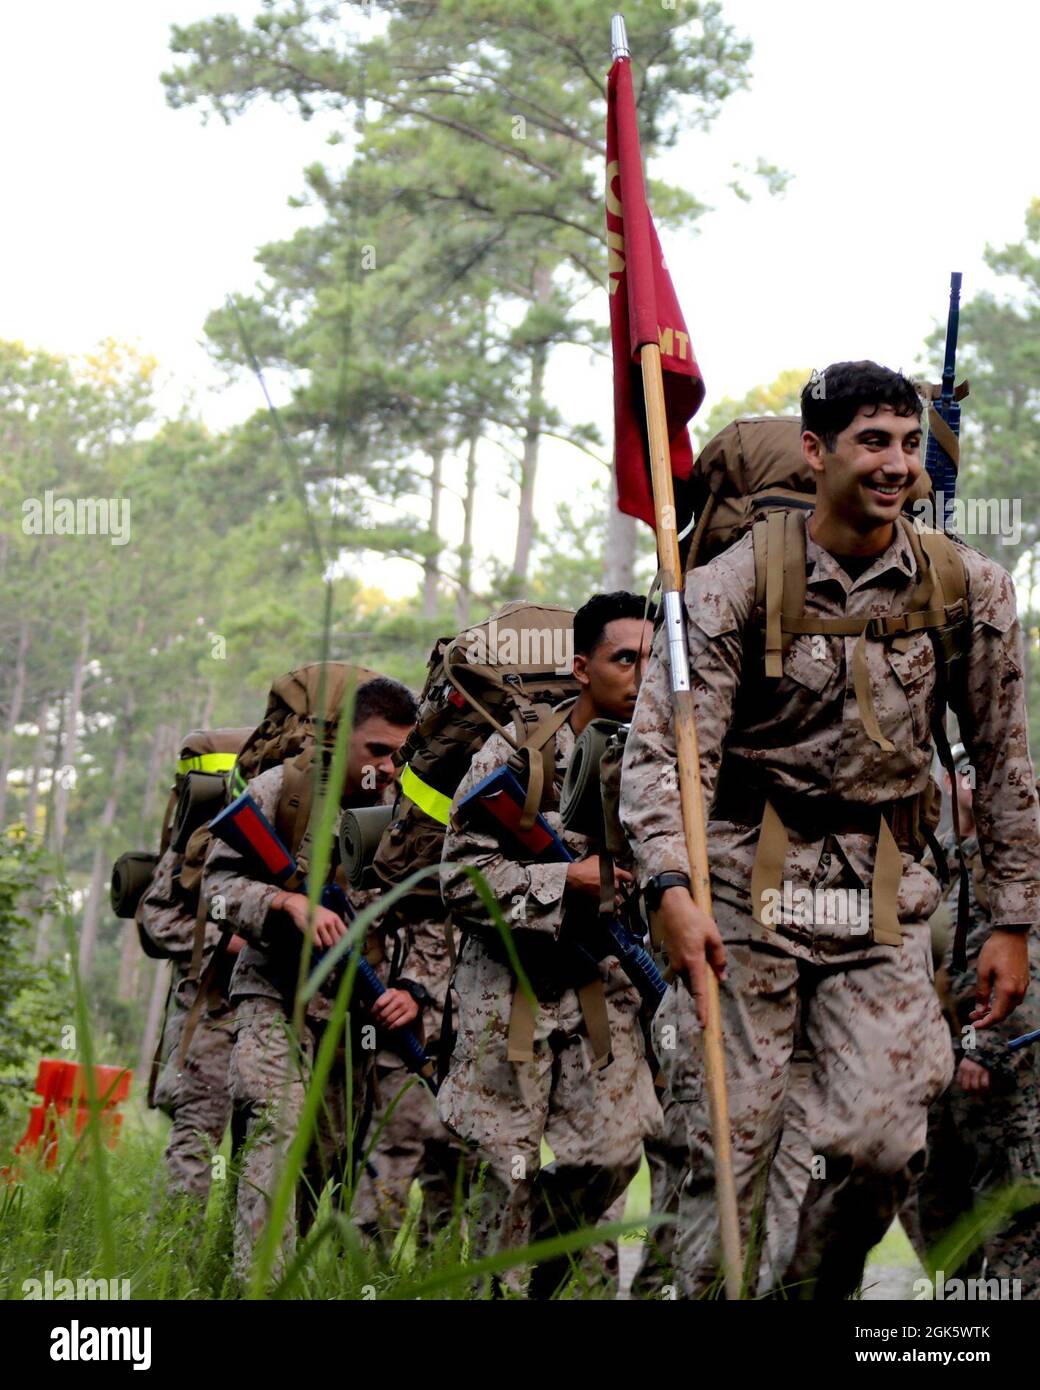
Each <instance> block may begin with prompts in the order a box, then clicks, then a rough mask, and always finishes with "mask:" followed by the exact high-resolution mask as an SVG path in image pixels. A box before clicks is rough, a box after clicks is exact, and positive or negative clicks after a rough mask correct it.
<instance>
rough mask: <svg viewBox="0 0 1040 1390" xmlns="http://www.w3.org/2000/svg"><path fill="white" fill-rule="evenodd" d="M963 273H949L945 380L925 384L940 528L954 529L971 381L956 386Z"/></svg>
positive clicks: (928, 457) (929, 465) (928, 455)
mask: <svg viewBox="0 0 1040 1390" xmlns="http://www.w3.org/2000/svg"><path fill="white" fill-rule="evenodd" d="M960 299H961V273H960V271H959V270H955V271H953V273H952V274H951V275H950V312H949V317H948V318H947V320H946V353H945V356H944V359H943V372H942V381H941V382H940V384H939V385H938V386H932V385H929V384H927V383H923V384H922V394H923V395H925V397H926V398H927V399H928V444H927V447H926V449H925V455H924V466H925V468H926V469H927V470H928V476H929V478H930V479H931V482H932V490H933V492H934V493H935V513H936V514H935V520H934V526H935V529H936V530H937V531H949V530H951V529H952V521H953V504H954V501H955V499H956V496H957V470H958V468H959V467H960V461H961V453H960V440H959V436H960V431H961V405H960V403H961V401H962V400H963V399H964V397H965V396H966V395H967V394H968V383H967V382H966V381H962V382H961V383H960V385H959V386H954V384H953V379H954V376H955V375H956V371H957V329H958V325H959V322H960Z"/></svg>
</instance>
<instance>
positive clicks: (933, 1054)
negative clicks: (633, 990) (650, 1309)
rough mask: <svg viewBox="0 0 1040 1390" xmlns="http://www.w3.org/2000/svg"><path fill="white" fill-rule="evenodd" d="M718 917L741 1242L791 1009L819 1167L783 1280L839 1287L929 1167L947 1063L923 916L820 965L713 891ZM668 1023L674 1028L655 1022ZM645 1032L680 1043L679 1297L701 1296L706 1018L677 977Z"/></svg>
mask: <svg viewBox="0 0 1040 1390" xmlns="http://www.w3.org/2000/svg"><path fill="white" fill-rule="evenodd" d="M715 917H716V920H717V922H718V924H719V928H720V930H721V932H722V936H723V940H724V941H726V943H727V944H726V952H727V958H728V974H727V979H726V981H725V983H724V984H723V985H722V986H721V987H720V991H719V994H720V1000H721V1010H722V1031H723V1038H724V1047H725V1055H726V1068H727V1072H726V1076H727V1087H728V1092H729V1109H730V1122H731V1131H732V1138H733V1169H734V1179H735V1183H736V1190H737V1199H738V1209H739V1215H740V1221H741V1233H742V1238H743V1241H744V1243H745V1247H746V1242H747V1239H748V1231H749V1226H750V1220H751V1215H752V1210H753V1207H754V1203H755V1199H756V1195H757V1194H758V1192H759V1191H760V1189H761V1187H762V1184H763V1182H764V1180H765V1178H766V1174H767V1170H768V1166H769V1164H770V1161H771V1159H772V1156H773V1152H774V1149H775V1147H776V1144H777V1139H778V1136H779V1134H780V1131H781V1128H782V1125H783V1123H784V1118H785V1114H784V1110H785V1103H786V1097H787V1093H788V1084H789V1073H790V1063H791V1055H792V1050H793V1046H794V1041H795V1033H796V1021H797V1019H798V1016H799V1009H800V1010H801V1024H802V1028H803V1030H804V1035H805V1038H806V1042H807V1045H808V1047H809V1049H810V1051H811V1054H812V1057H813V1062H812V1066H811V1068H810V1070H809V1075H808V1079H807V1085H806V1087H805V1132H806V1136H807V1140H808V1144H809V1146H810V1148H811V1152H812V1162H813V1170H814V1172H813V1177H812V1179H811V1181H810V1183H809V1186H808V1191H807V1193H806V1196H805V1199H804V1201H803V1202H802V1204H801V1210H800V1218H799V1225H798V1234H797V1239H796V1242H795V1249H794V1252H793V1256H792V1258H791V1261H790V1265H789V1267H788V1270H787V1276H786V1282H787V1284H788V1286H789V1287H794V1286H798V1287H799V1288H800V1291H801V1292H802V1293H803V1294H805V1295H809V1294H812V1295H814V1296H816V1297H818V1298H822V1297H827V1298H842V1297H846V1296H848V1295H849V1294H851V1293H852V1292H853V1291H854V1290H855V1288H856V1286H857V1284H858V1282H859V1279H860V1277H861V1274H862V1270H863V1264H864V1261H865V1259H866V1256H867V1253H868V1252H869V1250H870V1249H871V1247H872V1246H874V1245H875V1244H876V1243H877V1242H878V1241H879V1240H880V1239H881V1237H882V1236H883V1235H884V1233H885V1231H886V1230H887V1228H888V1226H889V1224H890V1222H891V1220H892V1218H893V1216H894V1215H895V1213H896V1212H897V1211H898V1210H899V1207H900V1205H901V1204H902V1202H903V1200H904V1198H905V1196H906V1193H907V1191H908V1189H909V1186H910V1182H911V1179H912V1177H913V1175H914V1173H915V1172H919V1171H920V1170H921V1167H922V1166H923V1162H924V1151H925V1133H926V1128H927V1112H928V1106H929V1104H930V1103H931V1101H932V1100H934V1099H935V1097H936V1096H937V1095H939V1093H940V1092H941V1091H942V1090H943V1088H944V1087H945V1086H946V1085H948V1084H949V1080H950V1076H951V1073H952V1054H951V1049H950V1039H949V1033H948V1030H947V1028H946V1024H945V1022H944V1021H943V1018H942V1015H941V1013H940V1009H939V1003H938V1000H937V998H936V995H935V990H934V988H933V985H932V965H931V947H930V942H929V935H928V929H927V927H926V926H924V925H923V924H920V923H918V924H909V925H904V927H903V941H902V944H901V946H899V947H898V948H896V947H878V948H877V953H876V954H874V955H872V956H871V957H870V958H868V959H867V960H863V961H858V962H847V963H841V962H840V961H839V962H837V963H828V964H817V963H815V962H810V961H806V960H800V959H798V958H796V957H795V956H793V955H789V954H787V953H785V952H784V951H782V950H780V949H779V948H776V949H774V948H773V947H771V946H766V945H763V944H759V943H756V942H749V941H747V940H746V939H745V940H743V941H742V940H740V937H741V936H742V935H744V934H745V928H746V920H747V919H746V917H745V916H744V914H742V913H741V912H739V911H738V910H737V909H736V908H734V907H731V906H730V905H728V904H726V903H725V902H717V903H716V907H715ZM666 1028H668V1029H673V1030H674V1032H671V1033H670V1034H663V1033H662V1030H663V1029H666ZM654 1036H655V1042H656V1046H657V1053H658V1056H659V1057H662V1058H663V1057H664V1056H665V1055H666V1053H667V1052H668V1051H669V1050H670V1049H669V1047H668V1046H665V1045H664V1044H665V1043H667V1042H670V1043H671V1046H672V1047H673V1048H674V1049H675V1051H676V1060H675V1063H674V1064H673V1066H672V1068H671V1078H670V1081H671V1087H672V1094H673V1097H674V1099H675V1100H676V1101H677V1102H678V1103H679V1105H681V1106H682V1108H683V1113H684V1119H685V1127H686V1134H687V1143H688V1146H689V1151H690V1172H689V1174H688V1176H687V1179H686V1182H685V1184H684V1187H683V1190H682V1192H681V1194H680V1199H679V1231H678V1235H677V1239H676V1265H677V1282H678V1283H679V1287H680V1290H681V1291H682V1292H683V1293H684V1294H685V1295H686V1296H687V1297H698V1296H701V1295H703V1294H704V1293H705V1292H706V1291H707V1290H708V1289H709V1288H711V1287H712V1285H713V1283H714V1282H715V1280H716V1276H717V1270H718V1216H717V1210H716V1205H715V1191H714V1186H715V1174H714V1161H713V1155H712V1145H711V1130H710V1124H709V1118H708V1106H707V1100H706V1097H705V1094H704V1067H703V1061H702V1046H701V1034H700V1026H699V1024H698V1022H697V1016H696V1011H695V1009H694V1005H693V1001H692V999H691V998H690V996H689V995H688V994H687V993H686V991H685V990H684V989H681V988H679V987H675V988H673V989H671V990H670V991H669V993H668V996H667V997H666V999H665V1001H664V1003H663V1004H662V1006H661V1008H660V1009H659V1010H658V1013H657V1016H656V1018H655V1020H654ZM817 1172H818V1173H819V1176H816V1173H817ZM781 1258H782V1257H781Z"/></svg>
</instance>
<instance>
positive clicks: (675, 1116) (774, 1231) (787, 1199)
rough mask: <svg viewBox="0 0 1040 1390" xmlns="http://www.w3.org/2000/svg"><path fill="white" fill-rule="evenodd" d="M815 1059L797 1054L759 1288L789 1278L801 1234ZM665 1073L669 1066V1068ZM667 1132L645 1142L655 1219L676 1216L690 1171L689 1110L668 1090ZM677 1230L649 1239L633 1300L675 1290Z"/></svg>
mask: <svg viewBox="0 0 1040 1390" xmlns="http://www.w3.org/2000/svg"><path fill="white" fill-rule="evenodd" d="M811 1065H812V1059H811V1057H808V1056H806V1055H805V1054H803V1053H798V1052H796V1053H795V1054H794V1056H793V1057H792V1060H791V1075H790V1081H789V1083H788V1090H787V1098H786V1100H785V1102H784V1120H783V1131H782V1134H781V1138H780V1144H779V1147H778V1148H777V1150H776V1154H775V1156H774V1158H773V1162H772V1164H771V1166H770V1169H769V1180H768V1184H767V1188H766V1203H765V1212H764V1222H765V1232H764V1244H763V1248H762V1263H761V1268H760V1270H759V1290H760V1291H761V1292H765V1291H766V1290H767V1289H769V1288H771V1287H773V1286H774V1285H779V1284H782V1283H783V1282H784V1280H785V1276H786V1272H787V1269H788V1266H789V1265H790V1263H791V1259H792V1257H793V1255H794V1247H795V1240H796V1238H797V1235H798V1213H799V1210H800V1208H801V1205H802V1199H803V1197H804V1196H805V1193H806V1189H807V1188H808V1186H809V1173H810V1164H811V1160H812V1148H811V1146H810V1144H809V1139H808V1135H807V1134H806V1129H805V1124H806V1120H805V1095H806V1090H807V1088H808V1084H809V1071H810V1068H811ZM665 1070H666V1072H667V1068H665ZM661 1107H662V1109H663V1111H664V1133H663V1134H662V1136H661V1137H660V1138H659V1139H648V1140H647V1141H646V1158H647V1163H648V1165H649V1168H650V1189H651V1205H650V1210H651V1211H652V1212H653V1213H655V1214H657V1215H664V1216H670V1217H672V1218H673V1219H674V1218H676V1217H677V1214H678V1211H679V1193H680V1189H681V1187H682V1185H683V1182H684V1180H685V1178H686V1174H687V1171H688V1169H689V1152H688V1150H687V1147H686V1120H685V1107H684V1106H683V1105H682V1104H681V1103H680V1102H678V1101H676V1100H673V1099H672V1096H671V1093H670V1091H668V1090H666V1091H665V1093H664V1095H663V1096H662V1098H661ZM676 1229H677V1228H676V1226H675V1225H674V1224H671V1223H670V1224H668V1225H663V1226H658V1227H655V1228H654V1229H653V1230H651V1232H650V1235H649V1237H648V1239H647V1243H646V1249H645V1253H644V1258H643V1263H642V1265H641V1267H640V1269H639V1272H638V1274H637V1275H636V1277H635V1279H634V1281H633V1283H632V1297H633V1298H659V1297H661V1296H662V1295H664V1294H666V1293H670V1292H671V1291H672V1290H674V1288H675V1275H674V1263H675V1235H676Z"/></svg>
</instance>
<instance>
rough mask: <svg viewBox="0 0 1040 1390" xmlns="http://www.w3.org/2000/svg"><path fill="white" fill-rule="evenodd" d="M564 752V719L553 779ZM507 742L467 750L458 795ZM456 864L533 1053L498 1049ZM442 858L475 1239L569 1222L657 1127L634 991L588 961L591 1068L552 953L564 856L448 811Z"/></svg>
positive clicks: (497, 1005) (517, 1241) (613, 1187)
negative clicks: (499, 919) (566, 1214)
mask: <svg viewBox="0 0 1040 1390" xmlns="http://www.w3.org/2000/svg"><path fill="white" fill-rule="evenodd" d="M573 750H574V734H573V732H572V730H571V727H570V724H569V723H564V724H563V725H562V726H561V728H560V730H559V733H558V735H557V739H556V772H557V777H558V779H559V782H560V783H561V784H562V779H563V776H564V775H565V773H566V770H567V765H568V763H569V761H570V758H571V755H572V753H573ZM510 751H511V750H510V748H509V745H508V743H507V742H506V740H505V739H504V738H502V737H501V735H499V734H494V735H492V737H491V738H489V739H488V741H487V742H486V743H485V744H484V746H483V748H482V749H481V750H480V751H479V752H478V753H477V754H476V756H475V757H474V759H473V762H472V764H471V767H470V770H469V773H468V774H467V776H466V777H465V778H464V779H463V782H462V784H461V786H460V787H459V789H458V791H457V793H456V804H457V803H458V801H459V799H461V797H462V796H464V795H465V794H466V792H468V791H469V789H470V788H471V787H473V786H474V785H476V783H477V782H479V781H480V780H481V779H482V778H483V777H485V776H487V775H488V774H489V773H490V772H492V771H494V769H495V768H496V767H499V766H500V765H501V764H502V763H504V762H506V760H507V759H508V757H509V754H510ZM546 819H547V820H548V821H549V823H550V825H551V826H552V827H553V829H554V830H555V831H556V832H557V834H559V835H560V836H561V837H562V839H563V841H564V843H565V844H566V845H567V848H568V849H569V850H570V851H571V852H572V854H574V855H575V856H576V857H579V858H580V857H582V856H583V855H584V854H586V853H587V849H588V841H587V840H586V839H585V837H584V836H582V835H577V834H574V833H572V832H571V831H568V830H565V829H564V828H563V826H562V823H561V821H560V818H559V815H558V814H557V813H556V812H555V811H548V812H546ZM456 863H458V864H463V863H464V864H469V865H473V866H474V867H476V868H478V869H480V871H481V873H482V874H483V875H484V877H485V879H486V881H487V883H488V886H489V888H490V890H491V893H492V894H493V895H494V897H495V899H496V901H497V902H498V904H499V906H500V907H501V909H502V912H503V914H504V916H505V919H506V921H507V922H508V923H509V924H510V926H511V928H512V931H513V939H514V942H515V944H516V947H517V950H518V953H519V954H520V957H521V960H522V961H523V963H524V965H525V968H526V969H527V970H528V972H529V975H530V978H531V981H532V985H533V986H534V988H535V992H536V993H537V994H538V997H539V1001H540V1004H539V1010H538V1015H537V1019H536V1024H535V1033H534V1054H535V1055H534V1060H533V1061H530V1062H510V1061H509V1060H508V1059H507V1055H506V1054H507V1037H508V1032H509V1020H510V1014H511V1009H512V1003H513V994H514V990H515V979H514V976H513V972H512V970H511V969H510V968H509V966H508V964H507V963H506V959H505V956H504V954H503V948H502V947H501V944H500V943H499V941H498V939H497V934H496V933H494V929H493V928H491V927H490V925H489V923H488V920H487V918H486V916H485V913H484V909H483V905H482V904H481V902H480V899H479V897H478V896H477V893H476V890H475V888H474V886H473V883H472V881H471V880H470V879H469V878H468V877H467V876H466V875H464V874H459V873H457V872H456V873H453V872H452V870H451V867H450V866H451V865H452V864H456ZM443 864H444V866H445V867H444V870H443V874H442V882H443V892H444V900H445V903H446V905H447V906H448V907H449V908H450V909H451V911H452V913H453V915H454V918H455V920H456V922H458V923H461V924H462V925H464V926H465V927H466V928H467V936H466V940H465V943H464V945H463V947H462V952H461V955H460V958H459V964H458V969H457V971H456V975H455V988H456V991H457V994H458V1009H459V1013H458V1033H457V1037H456V1042H455V1050H454V1053H453V1055H452V1059H451V1067H450V1070H449V1072H448V1075H447V1077H446V1079H445V1081H444V1084H443V1086H442V1087H441V1091H440V1097H439V1101H440V1111H441V1116H442V1118H443V1119H444V1121H445V1122H446V1123H447V1124H448V1125H449V1127H450V1128H451V1129H452V1130H454V1131H455V1133H457V1134H458V1135H459V1136H460V1137H461V1138H463V1139H466V1140H468V1141H469V1142H470V1143H472V1144H473V1145H475V1146H476V1147H477V1150H478V1154H479V1157H480V1159H481V1160H482V1162H485V1163H486V1164H487V1171H486V1173H485V1174H484V1175H483V1177H482V1178H481V1179H480V1181H481V1182H482V1183H483V1187H482V1192H481V1199H480V1201H479V1205H478V1210H477V1212H476V1215H475V1218H474V1228H473V1239H474V1242H475V1249H477V1250H479V1251H481V1252H486V1251H490V1250H493V1249H497V1248H506V1247H515V1246H517V1245H522V1244H524V1243H525V1242H526V1241H527V1240H528V1239H529V1238H530V1237H532V1236H533V1237H534V1238H538V1237H539V1236H541V1235H548V1234H551V1232H552V1230H554V1229H555V1227H554V1225H553V1218H552V1217H551V1216H550V1214H549V1206H550V1204H551V1205H552V1206H553V1207H554V1209H555V1210H556V1211H560V1210H564V1209H568V1208H569V1209H572V1210H575V1209H576V1210H580V1212H581V1219H582V1220H583V1221H584V1222H585V1223H586V1224H594V1223H595V1222H596V1221H597V1220H599V1218H600V1217H601V1216H602V1214H603V1213H604V1212H605V1211H606V1210H607V1209H608V1208H609V1207H610V1206H611V1204H612V1203H613V1202H614V1201H616V1200H617V1198H618V1196H619V1195H620V1194H621V1192H622V1191H623V1190H624V1188H625V1186H626V1185H627V1183H628V1182H629V1181H630V1180H631V1178H632V1176H633V1175H634V1173H635V1172H636V1169H637V1168H638V1166H639V1159H640V1151H641V1144H642V1140H643V1137H644V1135H646V1134H649V1133H653V1132H655V1131H656V1129H657V1127H658V1125H659V1124H660V1107H659V1106H658V1103H657V1100H656V1097H655V1095H654V1091H653V1082H652V1078H651V1076H650V1070H649V1067H648V1065H647V1062H646V1055H645V1050H644V1046H643V1037H642V1033H641V1031H640V1027H639V1018H638V1015H639V1007H640V999H639V994H638V992H637V991H636V990H635V989H634V988H633V986H632V985H631V984H629V982H628V979H627V977H626V976H625V975H624V974H623V972H622V970H621V968H620V966H619V965H618V963H617V961H616V960H614V959H613V958H611V957H608V958H607V959H606V960H604V961H602V962H601V963H600V966H599V977H600V979H601V980H602V982H603V986H604V991H605V996H606V1007H607V1016H608V1019H609V1023H610V1033H611V1046H612V1052H613V1061H612V1062H611V1063H610V1065H609V1066H607V1067H605V1068H604V1069H602V1070H600V1071H596V1070H595V1069H594V1067H593V1058H592V1055H591V1051H590V1047H589V1043H588V1039H587V1036H586V1030H585V1024H584V1020H583V1018H582V1013H581V1007H580V1004H579V1001H578V995H577V992H576V990H575V989H574V988H573V987H571V986H570V985H568V984H567V982H566V978H565V977H564V976H563V975H562V974H561V972H560V967H559V963H558V961H557V952H556V950H555V942H556V939H557V938H558V936H559V933H560V931H561V929H562V927H563V924H564V886H565V883H566V878H567V866H566V865H565V864H527V863H523V862H520V861H518V860H517V859H513V858H510V857H509V855H508V854H506V853H503V850H502V848H501V846H500V845H499V843H498V841H497V840H496V839H495V838H494V837H493V836H491V835H488V834H484V833H483V832H481V831H479V830H477V829H474V828H469V827H467V828H465V829H462V828H459V827H458V825H457V823H456V822H455V821H454V819H453V821H452V824H451V826H450V827H449V829H448V833H447V835H446V837H445V844H444V858H443ZM543 1137H544V1138H545V1140H546V1141H547V1142H548V1144H549V1147H550V1148H551V1149H552V1152H553V1154H554V1157H555V1160H556V1161H555V1163H554V1165H553V1166H552V1171H551V1172H548V1173H540V1172H539V1165H540V1155H539V1150H540V1144H541V1140H542V1138H543Z"/></svg>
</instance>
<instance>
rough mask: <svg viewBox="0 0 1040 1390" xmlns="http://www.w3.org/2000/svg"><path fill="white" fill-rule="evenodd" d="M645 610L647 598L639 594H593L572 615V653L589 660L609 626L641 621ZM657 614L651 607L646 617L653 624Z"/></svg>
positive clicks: (621, 591) (624, 592) (618, 590)
mask: <svg viewBox="0 0 1040 1390" xmlns="http://www.w3.org/2000/svg"><path fill="white" fill-rule="evenodd" d="M645 610H646V598H645V597H644V596H643V595H642V594H630V593H628V592H626V590H624V589H617V590H615V591H614V593H612V594H593V595H592V597H591V598H590V599H589V601H588V602H587V603H583V604H582V606H581V607H580V608H579V609H578V611H577V613H575V615H574V650H575V651H576V652H580V653H581V654H582V656H589V655H590V654H591V653H592V652H593V651H595V649H596V648H597V647H598V646H599V644H600V642H602V640H603V633H604V631H605V630H606V626H607V624H608V623H613V622H616V620H617V619H618V618H642V616H643V614H644V612H645ZM656 614H657V610H656V608H654V607H653V605H651V607H650V611H649V612H648V613H647V614H646V616H647V617H648V618H649V620H650V621H651V622H653V621H654V618H655V617H656Z"/></svg>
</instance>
